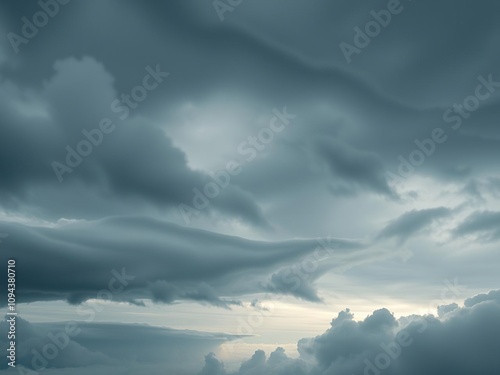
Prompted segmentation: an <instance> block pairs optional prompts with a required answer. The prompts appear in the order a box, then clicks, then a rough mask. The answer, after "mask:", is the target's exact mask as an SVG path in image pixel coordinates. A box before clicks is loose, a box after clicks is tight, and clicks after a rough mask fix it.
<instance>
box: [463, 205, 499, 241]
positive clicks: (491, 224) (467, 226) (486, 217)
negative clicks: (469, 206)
mask: <svg viewBox="0 0 500 375" xmlns="http://www.w3.org/2000/svg"><path fill="white" fill-rule="evenodd" d="M499 228H500V212H494V211H481V212H474V213H473V214H471V215H469V216H468V217H466V218H465V220H464V221H463V222H462V223H460V224H459V225H458V226H457V227H456V228H455V229H454V234H455V235H456V236H457V237H461V236H468V235H475V236H477V237H478V238H479V239H480V240H482V241H497V240H499V239H500V229H499Z"/></svg>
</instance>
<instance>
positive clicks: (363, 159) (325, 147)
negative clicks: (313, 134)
mask: <svg viewBox="0 0 500 375" xmlns="http://www.w3.org/2000/svg"><path fill="white" fill-rule="evenodd" d="M315 149H316V151H317V152H318V154H319V155H320V156H321V157H322V158H323V159H324V160H325V162H326V164H327V166H328V167H329V169H330V171H331V173H332V174H333V175H334V177H338V178H341V179H343V180H344V181H345V183H346V184H347V186H349V187H350V188H351V189H352V188H355V189H356V188H363V189H368V190H369V191H372V192H374V193H377V194H381V195H384V196H387V197H390V198H395V197H396V195H395V193H394V191H392V189H391V187H390V186H389V184H388V182H387V180H386V178H385V177H384V172H385V170H384V163H383V162H382V160H381V158H380V157H379V156H378V155H376V154H375V153H370V152H367V151H361V150H356V149H354V148H352V147H350V146H347V145H345V144H342V143H340V142H338V141H336V140H333V139H330V140H326V139H322V140H318V141H316V143H315Z"/></svg>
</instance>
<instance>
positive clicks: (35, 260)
mask: <svg viewBox="0 0 500 375" xmlns="http://www.w3.org/2000/svg"><path fill="white" fill-rule="evenodd" d="M2 231H4V232H6V233H9V237H8V241H5V242H4V243H2V251H3V252H4V254H5V255H6V256H7V255H8V256H11V257H14V258H15V259H16V260H17V263H18V264H19V273H20V274H22V275H25V276H24V277H20V278H19V279H18V287H19V288H20V290H22V291H23V293H20V294H19V299H20V302H32V301H43V300H66V301H68V302H69V303H72V304H78V303H81V302H83V301H86V300H87V299H90V298H97V299H110V300H114V301H131V302H134V303H137V300H138V299H146V300H152V301H154V302H161V303H173V302H174V301H178V300H194V301H199V302H203V303H209V304H213V305H217V306H221V307H228V306H230V305H231V304H235V303H238V302H237V301H234V300H232V299H230V298H221V297H220V296H221V295H225V296H230V295H234V296H240V295H241V294H245V293H251V292H256V291H264V290H265V289H264V287H263V286H261V281H263V280H264V277H265V276H266V275H269V274H270V273H271V272H272V271H273V270H274V269H276V268H279V267H281V266H283V265H287V264H290V263H292V262H294V261H298V260H301V259H302V258H303V257H305V256H307V255H311V254H313V253H314V252H315V251H316V250H317V248H318V246H319V242H318V241H316V240H291V241H282V242H259V241H250V240H246V239H242V238H238V237H231V236H226V235H221V234H215V233H211V232H206V231H202V230H197V229H190V228H183V227H181V226H177V225H174V224H170V223H167V222H162V221H158V220H154V219H149V218H133V217H129V218H126V217H121V218H110V219H102V220H99V221H93V222H76V223H67V224H62V225H60V226H58V227H55V228H46V227H34V226H25V225H22V224H12V223H10V224H9V223H2ZM329 243H331V244H334V245H335V246H336V252H338V253H339V255H342V254H343V253H344V254H345V255H348V254H349V253H350V252H352V251H355V250H356V249H360V248H362V247H363V245H361V244H360V243H357V242H355V241H347V240H336V239H330V240H329ZM324 253H325V251H323V252H322V253H321V255H322V256H324ZM2 272H3V271H2ZM103 289H104V291H103ZM277 292H279V291H277ZM291 294H293V295H295V293H294V290H293V289H292V291H291ZM296 295H297V296H299V297H301V294H300V291H297V294H296ZM2 301H4V302H3V303H5V301H6V299H5V298H4V299H2Z"/></svg>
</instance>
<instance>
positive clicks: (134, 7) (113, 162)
mask: <svg viewBox="0 0 500 375" xmlns="http://www.w3.org/2000/svg"><path fill="white" fill-rule="evenodd" d="M118 4H119V6H118ZM406 5H407V6H406V7H405V10H404V12H403V13H402V14H401V15H399V16H398V18H395V19H394V20H393V21H392V22H393V23H391V25H390V26H389V27H388V28H386V29H384V30H383V33H381V35H380V36H379V37H377V39H376V40H375V39H374V40H373V41H372V43H371V44H370V46H369V47H368V48H366V49H364V50H363V52H362V54H361V55H359V56H356V57H357V58H358V59H356V61H355V62H353V63H352V64H350V65H346V63H345V61H343V56H342V55H341V52H340V50H337V51H335V50H336V49H335V48H332V46H337V45H338V43H339V42H340V41H342V40H346V41H349V39H351V38H352V37H353V27H354V26H362V25H364V23H365V22H366V21H367V17H369V14H370V13H369V12H370V10H372V9H374V10H379V9H382V8H384V7H386V2H383V1H381V2H377V3H373V4H372V3H370V4H365V5H363V6H361V7H360V6H358V5H356V6H355V5H349V4H343V5H340V4H331V3H330V2H327V1H320V2H319V3H317V4H316V5H315V7H314V9H312V8H311V7H309V6H307V5H306V4H305V3H303V2H302V1H293V2H279V3H273V5H272V6H271V5H270V4H268V3H264V2H255V3H252V4H242V5H241V7H238V9H237V11H235V12H234V13H231V17H230V19H228V20H227V21H225V22H224V23H221V22H220V20H219V18H218V17H217V14H216V12H215V10H214V9H213V5H212V3H211V2H207V3H199V2H196V1H172V2H169V3H168V4H167V3H160V2H148V3H147V4H145V3H138V2H132V1H127V2H120V3H116V2H113V1H110V2H104V3H103V2H99V1H87V2H76V1H74V2H71V3H70V4H68V5H66V6H64V7H63V8H61V11H60V12H59V14H58V15H57V16H56V17H54V19H52V20H51V23H50V24H49V25H47V26H46V27H44V28H43V29H42V30H40V32H39V33H38V34H37V36H36V37H35V38H33V39H32V40H30V42H29V43H28V44H27V45H23V46H22V47H24V48H23V49H22V50H21V51H20V52H19V53H18V54H14V53H13V51H12V48H11V46H10V45H8V41H7V40H5V41H4V43H6V44H5V45H4V46H3V49H4V50H5V51H6V52H5V53H6V59H7V61H11V62H12V64H3V65H2V66H1V71H2V76H3V77H5V79H8V80H9V82H10V83H12V85H11V86H12V87H13V88H14V90H18V91H19V92H18V97H19V99H23V100H19V101H20V102H21V103H22V104H23V105H24V107H25V109H24V111H33V108H32V107H33V103H29V102H28V103H26V100H25V98H24V96H25V95H26V92H32V91H34V93H35V98H36V99H39V100H40V102H41V103H39V104H38V105H39V106H41V107H42V108H44V109H46V111H47V112H48V116H35V117H34V118H30V119H26V118H24V119H22V118H20V116H19V113H18V112H20V111H16V110H14V109H7V108H6V111H5V112H3V113H5V115H3V116H4V118H3V119H0V121H1V122H2V124H5V136H4V137H2V144H1V146H2V147H1V149H2V151H0V152H2V155H1V156H2V168H1V170H0V171H1V172H2V173H3V175H4V176H6V178H5V181H4V182H3V184H2V188H3V189H2V190H3V194H4V197H5V199H4V202H3V204H2V205H3V206H4V208H8V209H11V210H13V209H17V210H24V212H27V213H33V212H36V213H37V214H38V215H43V216H45V217H50V218H52V219H53V218H59V217H61V216H63V217H70V218H98V217H102V216H103V214H102V213H103V212H106V213H107V214H110V213H112V214H122V213H130V212H137V211H141V212H144V213H145V214H149V213H150V212H151V210H155V211H157V210H158V208H152V206H158V205H159V206H161V207H162V209H164V210H167V211H169V210H172V208H173V207H175V205H177V204H179V203H185V204H190V203H192V202H191V200H192V197H193V191H192V189H193V188H199V187H200V186H203V184H204V183H206V181H208V179H209V177H208V176H207V175H206V174H205V173H202V172H198V171H193V170H191V169H190V168H187V166H186V155H185V153H184V151H183V150H181V149H179V147H175V146H173V144H175V139H173V140H172V141H173V142H172V141H171V139H170V138H169V137H167V136H165V135H163V134H162V132H163V131H165V130H168V129H170V128H172V127H174V126H175V113H176V111H177V110H178V108H179V107H180V106H181V105H182V104H183V103H186V102H194V103H195V104H197V105H203V103H205V102H206V101H207V100H208V99H209V98H210V97H211V96H212V95H214V93H216V92H230V93H231V96H232V97H233V96H234V97H235V98H240V99H241V100H243V101H244V102H245V105H246V106H247V107H249V108H252V109H253V110H254V111H256V112H258V111H261V112H265V111H267V109H268V108H269V106H271V107H273V106H275V105H278V103H279V105H282V103H286V105H287V106H288V107H289V108H294V110H296V111H297V112H299V113H300V118H301V120H300V121H299V122H297V124H295V129H296V130H294V131H295V133H294V132H293V131H292V132H290V135H289V136H287V137H289V138H290V139H287V141H290V140H291V141H292V142H293V143H292V144H293V145H294V147H293V148H292V147H290V148H288V149H287V150H286V151H285V152H282V153H279V154H276V155H275V154H272V155H271V156H268V157H266V160H265V162H263V163H261V164H258V166H259V167H254V168H249V169H248V170H246V171H245V173H244V174H242V175H241V177H240V176H238V178H237V179H236V181H235V186H231V188H230V189H228V190H227V191H225V192H224V194H221V195H220V197H218V198H217V199H215V200H213V201H212V202H211V204H210V207H209V209H208V210H207V213H214V212H215V213H216V216H219V215H220V216H222V217H226V218H230V219H233V218H234V219H243V220H245V221H248V222H249V223H251V224H253V225H255V226H256V227H259V228H269V227H273V224H274V223H269V222H268V220H267V219H266V212H264V211H263V210H262V209H261V206H270V205H271V203H272V202H273V198H274V197H276V196H277V195H278V194H280V193H281V191H283V189H285V188H286V189H287V191H289V190H292V188H290V184H294V186H295V184H297V185H299V184H300V186H301V188H302V189H303V190H304V194H305V195H308V194H309V189H312V187H313V186H318V185H320V186H327V187H329V189H330V191H331V192H333V193H334V194H335V195H338V196H341V197H342V196H343V197H346V196H351V197H352V196H355V195H358V194H361V193H363V192H365V191H370V192H374V193H376V194H377V195H381V196H385V197H391V198H394V197H395V196H397V191H395V188H394V187H392V186H389V184H388V181H387V179H386V177H385V173H384V172H385V171H386V170H389V171H393V172H394V171H395V170H396V169H397V167H398V155H402V156H403V157H408V155H409V154H410V152H411V151H412V150H413V149H414V148H415V147H416V146H415V144H414V140H415V139H416V138H418V139H420V140H421V139H423V138H424V137H428V136H429V134H430V131H431V130H432V129H433V128H435V127H436V126H441V127H443V128H445V129H446V130H449V125H450V124H447V123H445V122H444V121H443V118H442V117H443V113H444V111H445V110H446V109H447V108H448V107H450V106H451V105H453V103H454V102H455V101H456V102H460V101H462V100H463V99H464V98H465V97H467V96H468V95H471V94H473V93H474V88H475V86H476V84H477V77H478V76H479V75H480V74H483V75H484V76H488V74H490V72H493V73H495V72H496V71H497V69H496V66H495V65H494V64H486V65H487V66H484V64H482V62H483V61H484V59H481V53H479V52H480V50H478V47H477V45H478V43H473V42H472V41H483V42H482V43H481V45H490V44H491V45H493V42H494V38H493V37H492V33H491V30H492V29H493V30H496V29H497V28H498V25H497V24H496V23H494V19H493V18H492V17H491V14H492V13H493V10H494V9H496V8H497V7H498V5H497V4H496V2H494V1H487V2H485V3H484V5H483V6H484V9H483V11H484V14H483V13H482V12H483V11H478V10H477V9H476V7H475V6H474V5H472V4H468V5H466V4H462V5H461V6H460V7H457V6H456V5H455V4H454V3H453V2H450V1H445V2H442V3H440V4H438V5H436V4H432V9H433V11H432V12H431V13H432V14H430V15H428V14H426V12H429V11H428V7H426V6H424V5H422V4H421V3H419V4H416V3H412V4H406ZM2 7H3V8H4V10H5V14H7V15H8V17H5V20H4V23H5V27H4V28H7V29H8V30H14V31H16V30H18V29H20V27H21V24H22V23H21V21H20V19H21V17H22V16H30V15H31V14H33V13H34V12H35V11H36V10H38V8H37V5H36V4H33V5H32V6H28V5H27V4H23V5H17V4H14V3H8V4H2ZM261 8H262V9H264V10H265V11H264V10H263V11H264V13H265V14H266V17H264V18H262V17H260V16H258V14H260V13H261V12H260V11H259V12H257V10H258V9H261ZM284 9H286V11H284ZM447 9H454V11H455V12H456V16H457V17H462V18H464V19H467V20H471V22H472V21H477V20H478V19H481V25H482V27H481V28H476V29H474V30H473V31H472V30H467V39H466V40H467V43H466V44H465V45H463V40H459V39H458V38H459V37H458V36H463V35H464V33H465V32H464V31H463V30H462V29H461V28H460V27H459V26H458V24H457V25H455V24H453V25H451V24H449V23H447V22H445V21H446V20H447V18H446V17H445V16H446V15H447ZM304 14H309V15H310V17H314V19H315V20H316V19H318V21H317V22H314V26H313V25H309V26H308V27H303V28H301V30H300V37H299V35H296V33H298V30H296V29H295V27H292V26H291V25H296V24H297V22H299V23H300V24H304V23H305V24H308V23H309V19H310V18H307V17H304ZM481 14H483V16H482V17H481ZM273 15H276V17H277V18H276V19H280V20H283V19H286V20H288V21H287V22H282V23H280V25H279V27H278V28H277V29H276V27H275V19H274V18H273ZM340 15H349V17H347V18H344V17H343V16H340ZM424 15H425V16H424ZM419 17H424V18H425V19H427V20H428V22H429V28H426V30H425V32H423V31H422V30H421V27H420V24H419V23H418V22H417V20H418V19H420V18H419ZM90 19H91V20H92V22H88V20H90ZM334 20H337V21H338V22H334ZM257 21H258V25H257V24H256V22H257ZM61 28H64V30H65V32H64V33H60V32H58V30H60V29H61ZM415 29H417V30H418V32H415ZM263 30H265V32H264V31H263ZM278 30H281V31H278ZM283 33H285V34H283ZM288 33H290V35H296V36H297V38H283V35H288ZM324 35H331V39H330V38H325V37H324ZM436 35H438V37H436ZM75 40H84V41H85V43H75V42H74V41H75ZM445 42H446V43H445ZM377 45H378V47H376V46H377ZM458 46H460V48H459V49H457V48H458ZM401 49H402V50H403V51H407V53H409V54H410V55H411V54H415V55H418V56H419V61H420V60H422V59H424V60H425V67H426V68H425V69H421V67H420V66H418V67H417V66H415V64H414V62H413V61H414V59H411V58H401V59H395V58H392V57H391V56H396V55H399V54H400V53H401V52H400V50H401ZM130 51H134V53H130ZM380 51H383V52H384V53H380ZM411 51H412V52H411ZM445 51H446V52H445ZM466 51H468V53H466ZM410 52H411V53H410ZM452 52H453V53H452ZM452 55H454V56H455V57H457V58H458V57H460V56H468V59H471V60H472V61H473V62H471V64H468V65H464V64H458V65H455V66H456V68H454V69H453V70H450V69H449V64H444V63H443V59H445V58H446V59H449V57H450V56H452ZM75 56H76V57H77V58H76V60H75ZM81 56H90V59H83V60H80V59H81ZM250 57H251V58H250ZM446 59H445V60H446ZM55 61H59V63H58V64H57V65H56V69H57V74H56V75H54V73H53V69H54V62H55ZM458 61H461V60H458ZM458 61H456V62H457V63H458ZM488 61H489V60H488ZM228 62H229V63H228ZM156 63H160V64H161V66H162V67H164V69H168V71H169V72H171V73H172V74H171V75H170V76H169V78H168V79H167V80H166V82H165V83H164V84H162V85H160V86H159V87H158V88H157V89H155V91H154V92H152V93H151V95H150V96H149V97H148V99H147V100H146V101H145V102H144V103H141V106H140V107H139V108H137V109H136V111H135V112H134V116H133V117H134V119H133V120H130V121H127V122H126V124H120V127H121V131H120V132H119V131H118V130H117V131H116V132H115V133H113V134H111V135H110V137H109V138H106V140H105V141H104V143H103V144H102V145H101V146H100V148H99V150H98V151H95V152H94V154H92V156H91V157H90V158H89V159H87V160H85V162H84V163H83V165H82V166H81V167H80V169H79V170H78V171H75V172H73V175H72V176H71V179H72V183H71V186H64V187H61V186H58V184H57V183H56V182H55V181H53V180H52V178H53V176H51V171H50V163H51V162H52V161H53V160H60V159H61V158H64V156H65V152H64V147H65V146H66V145H67V144H69V145H74V144H75V142H77V141H78V140H79V138H78V137H81V130H82V129H83V128H88V127H94V126H95V124H97V122H96V121H99V119H100V118H102V116H105V115H106V114H107V113H108V112H109V103H110V102H111V101H112V100H113V99H114V98H115V97H116V95H117V93H126V92H129V91H130V89H131V87H134V85H136V84H137V82H138V81H140V80H141V79H142V75H143V72H144V68H145V67H146V66H148V65H151V64H156ZM480 63H481V64H480ZM388 66H389V67H390V69H388ZM431 68H432V69H431ZM394 72H398V73H397V74H396V73H394ZM429 72H430V73H429ZM392 73H394V74H392ZM428 73H429V74H428ZM497 76H498V77H500V75H497V74H493V77H494V78H495V79H497V80H500V78H496V77H497ZM43 81H47V84H46V86H44V85H43V84H42V82H43ZM423 82H427V83H428V85H427V86H425V85H424V84H423ZM431 83H432V84H431ZM40 87H42V89H40ZM43 87H44V88H45V89H43ZM429 87H431V88H432V90H430V89H429ZM408 88H411V89H408ZM403 89H404V90H403ZM8 94H9V93H6V94H5V95H8ZM431 96H432V97H433V98H434V100H433V101H431V100H430V99H429V97H431ZM497 101H498V93H496V92H495V93H493V94H492V95H491V98H490V99H488V101H484V102H482V103H481V107H480V108H479V109H478V110H477V111H475V112H474V113H473V114H472V116H471V117H470V118H468V119H466V120H464V124H463V126H462V128H461V129H460V131H459V132H452V133H449V138H450V139H449V140H448V141H447V143H446V144H444V145H440V149H439V150H438V151H437V152H435V154H433V155H432V156H431V157H430V158H429V159H428V160H426V162H425V163H424V165H422V166H421V167H419V168H418V169H417V171H416V173H417V174H418V173H422V174H426V175H429V176H431V177H432V178H440V179H445V180H449V179H450V173H452V172H453V171H465V170H467V171H468V173H467V174H466V175H463V174H459V175H455V177H458V178H461V179H464V178H467V177H470V175H471V174H472V175H474V174H476V173H484V174H485V175H488V174H489V175H493V174H495V173H496V170H495V169H494V168H495V165H494V163H492V162H491V161H492V160H496V159H497V158H498V156H499V152H500V151H498V150H499V149H498V137H497V135H498V134H497V133H498V130H497V128H498V127H496V126H495V125H494V124H495V122H494V121H493V119H494V118H496V117H497V115H498V106H497V105H495V104H496V103H497ZM321 103H323V105H328V106H329V107H330V108H331V111H330V113H328V114H326V115H324V116H321V115H319V112H320V111H319V110H318V105H319V104H321ZM436 103H437V104H436ZM7 106H9V107H10V106H12V104H5V107H7ZM220 110H221V111H224V108H221V109H220ZM21 112H22V111H21ZM259 114H260V113H259ZM256 116H258V114H256ZM207 121H208V120H207ZM338 121H341V122H342V124H343V125H342V126H337V123H338ZM35 123H36V124H37V125H34V126H30V125H32V124H35ZM211 126H213V127H214V128H213V130H214V131H217V129H218V124H217V123H215V124H212V125H211ZM234 126H235V127H238V128H241V134H242V136H243V137H245V136H247V135H248V134H252V133H253V132H252V131H251V130H252V129H249V128H248V127H246V126H245V125H242V124H234ZM124 129H125V130H124ZM193 131H195V129H193ZM452 134H453V137H452ZM318 136H320V137H324V138H327V139H332V140H331V141H326V140H325V141H320V142H319V144H318V143H315V142H311V140H314V139H315V138H317V137H318ZM452 138H453V139H452ZM297 140H299V141H297ZM220 142H221V143H222V142H224V135H223V134H222V135H221V139H220ZM14 145H15V146H14ZM146 145H147V147H146ZM210 146H211V145H204V146H203V148H204V149H205V148H206V153H207V154H208V153H212V152H213V151H212V149H211V147H210ZM235 146H236V145H235ZM295 146H297V147H295ZM214 147H217V146H216V145H215V146H214ZM14 148H15V149H14ZM464 149H467V150H468V152H467V153H464V152H463V150H464ZM26 150H29V152H28V151H26ZM310 153H313V154H314V153H316V154H317V153H319V154H320V155H321V156H322V158H321V159H322V160H319V161H318V160H317V159H315V160H314V161H312V162H311V163H309V162H303V161H298V160H299V159H304V154H306V155H309V154H310ZM6 160H10V161H11V162H7V161H6ZM4 163H8V164H9V165H4ZM318 163H326V164H327V165H328V168H327V171H326V173H324V174H317V175H314V176H312V178H310V179H309V178H304V176H306V177H309V176H311V169H312V168H317V167H318V166H317V165H316V164H318ZM262 164H266V165H267V167H265V166H263V165H262ZM311 164H312V167H311ZM13 165H18V166H20V167H19V168H16V167H13ZM464 168H465V169H464ZM273 171H275V173H273ZM332 180H333V182H332ZM172 181H175V183H172ZM67 185H69V184H67ZM88 187H91V189H88ZM54 197H59V200H60V201H61V202H60V203H52V204H51V205H50V207H47V206H48V205H47V203H46V202H47V201H53V200H54V199H55V198H54ZM74 197H78V199H75V198H74ZM108 197H111V199H109V198H108Z"/></svg>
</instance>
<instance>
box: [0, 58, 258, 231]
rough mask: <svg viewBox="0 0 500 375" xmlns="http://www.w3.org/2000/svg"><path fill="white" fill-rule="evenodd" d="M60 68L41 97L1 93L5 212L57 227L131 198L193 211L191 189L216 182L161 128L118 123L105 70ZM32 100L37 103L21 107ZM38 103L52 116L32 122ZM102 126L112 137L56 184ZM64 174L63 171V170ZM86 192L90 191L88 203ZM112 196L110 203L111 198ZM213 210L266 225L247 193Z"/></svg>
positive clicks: (90, 62)
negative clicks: (106, 121) (106, 124)
mask: <svg viewBox="0 0 500 375" xmlns="http://www.w3.org/2000/svg"><path fill="white" fill-rule="evenodd" d="M54 67H55V70H56V73H55V75H53V76H52V77H51V79H50V80H49V81H47V82H45V84H44V87H43V89H42V90H41V91H40V92H37V91H31V92H26V91H24V90H22V89H19V88H18V87H16V86H15V85H7V86H5V87H4V88H3V90H2V94H3V95H4V96H5V99H6V101H2V106H3V107H4V111H3V112H2V113H3V120H1V121H2V125H3V137H2V139H1V140H0V157H1V159H0V160H1V162H0V172H1V173H2V175H3V176H4V178H3V181H2V185H1V187H0V193H2V195H3V197H4V200H3V205H4V207H6V208H12V207H13V206H15V205H20V206H21V207H20V209H21V210H23V209H24V210H26V211H28V212H29V211H38V212H41V213H42V214H43V216H44V217H46V218H51V219H58V218H60V217H61V216H63V217H64V216H65V217H69V218H89V217H90V218H95V217H100V216H101V214H102V212H106V213H109V212H113V211H114V212H115V213H121V212H126V211H131V208H132V207H127V205H126V203H124V201H126V200H130V198H134V199H136V200H139V201H140V202H143V205H144V204H146V205H157V206H159V207H165V208H174V207H177V205H178V204H180V203H186V204H190V205H192V204H193V203H192V199H193V196H194V193H193V189H194V188H202V187H203V185H204V184H205V183H206V182H207V181H210V177H209V176H208V175H207V174H205V173H203V172H197V171H193V170H191V169H190V168H188V166H187V161H186V157H185V154H184V153H183V152H182V151H181V150H179V149H178V148H177V147H175V146H174V145H173V144H172V142H171V140H170V139H169V138H168V137H167V136H166V135H165V133H164V132H163V130H162V129H161V128H160V127H159V126H156V125H153V124H151V123H149V122H148V121H145V120H141V119H126V120H125V121H122V120H120V119H119V118H117V117H116V113H113V110H112V108H111V103H112V102H113V101H114V100H115V98H116V96H117V94H116V92H115V90H114V88H113V85H112V83H113V81H114V79H113V77H112V76H111V75H110V74H109V73H108V72H107V71H106V69H105V68H104V66H103V65H102V64H100V63H98V62H97V61H95V60H94V59H92V58H88V57H86V58H83V59H82V60H77V59H73V58H70V59H67V60H64V61H59V62H57V63H56V64H55V65H54ZM142 70H143V71H145V72H147V69H146V70H145V69H144V68H143V69H142ZM139 82H140V81H139ZM28 94H29V98H30V99H32V102H31V103H26V104H25V103H22V101H23V98H24V97H25V96H26V95H28ZM149 95H153V92H151V93H150V94H149ZM7 98H8V99H7ZM9 101H10V103H9ZM37 103H38V104H40V103H45V108H44V109H43V110H42V109H38V110H41V111H46V112H45V113H42V114H38V115H37V114H36V113H35V114H34V115H31V116H30V115H29V109H30V108H29V107H30V105H31V106H34V105H35V104H37ZM16 105H26V106H27V110H26V113H22V112H21V111H19V110H18V111H16V110H15V108H16ZM40 105H41V104H40ZM42 108H43V106H42ZM36 109H37V108H35V110H36ZM103 118H110V122H112V133H110V134H104V135H103V134H102V133H101V136H102V143H101V144H99V145H97V146H95V147H94V148H93V150H92V152H91V154H90V155H89V156H88V157H83V160H82V161H81V163H80V164H79V165H77V166H71V167H72V168H71V169H70V170H69V171H64V170H63V171H62V172H59V173H60V174H59V177H58V176H56V174H57V173H55V169H54V164H53V163H54V162H59V163H62V164H63V165H68V161H67V160H68V155H69V154H70V153H72V154H73V156H71V157H70V158H71V159H72V160H74V159H75V158H76V156H74V155H75V154H76V153H75V150H78V147H77V146H78V144H79V143H80V142H81V141H83V140H85V141H86V140H87V136H86V135H85V134H83V132H84V131H85V132H95V130H94V129H95V128H99V124H100V122H101V121H102V119H103ZM111 119H112V120H111ZM97 137H98V138H99V136H97ZM68 149H71V150H73V151H71V152H70V151H68ZM58 168H59V169H58V170H59V171H61V169H60V168H63V167H58ZM58 178H60V179H61V180H62V182H61V183H59V182H58V181H57V180H58ZM81 190H86V191H85V192H84V193H83V195H82V191H81ZM110 195H111V196H113V198H112V199H111V201H110V200H109V199H108V198H107V196H110ZM56 196H58V197H59V198H55V197H56ZM54 200H58V201H59V202H60V203H58V202H54ZM99 201H100V202H99ZM106 201H108V203H106ZM136 202H137V201H136ZM18 207H19V206H18ZM100 207H101V208H102V209H100ZM18 209H19V208H18ZM135 209H137V204H136V207H135ZM142 209H144V207H143V208H142ZM211 209H215V210H218V211H220V212H222V213H223V214H224V213H229V214H230V215H231V216H234V217H238V218H241V219H243V220H248V221H249V222H250V223H252V224H254V225H256V226H266V225H268V224H267V222H266V220H265V218H264V217H263V216H262V211H261V209H260V208H259V207H258V205H257V204H256V203H255V202H254V201H252V200H251V199H249V194H248V193H247V192H245V191H243V190H242V189H236V188H234V187H231V188H228V189H227V191H226V192H225V193H224V194H221V195H220V197H218V199H215V200H213V201H212V202H211V206H210V207H209V208H208V209H207V211H208V212H210V210H211ZM110 210H111V211H110ZM132 210H134V208H132Z"/></svg>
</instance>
